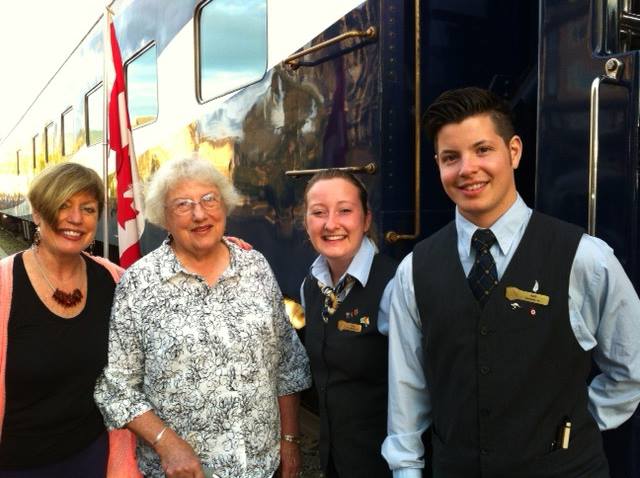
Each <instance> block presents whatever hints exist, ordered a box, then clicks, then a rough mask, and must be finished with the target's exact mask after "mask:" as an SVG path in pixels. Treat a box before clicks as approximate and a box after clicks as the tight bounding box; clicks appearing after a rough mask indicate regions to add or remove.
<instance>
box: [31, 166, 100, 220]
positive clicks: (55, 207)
mask: <svg viewBox="0 0 640 478" xmlns="http://www.w3.org/2000/svg"><path fill="white" fill-rule="evenodd" d="M81 192H86V193H88V194H90V195H91V196H93V197H94V199H95V200H96V201H97V202H98V216H100V214H102V210H103V209H104V184H103V183H102V179H101V178H100V176H98V173H96V172H95V171H94V170H93V169H90V168H87V167H86V166H82V165H81V164H78V163H62V164H56V165H54V166H49V167H47V168H46V169H44V170H43V171H42V172H41V173H40V174H38V175H37V176H36V177H35V179H34V180H33V182H32V183H31V186H30V187H29V192H28V193H27V197H28V199H29V203H30V204H31V209H32V210H33V211H36V212H37V213H38V214H40V216H41V217H42V220H43V221H44V222H46V223H47V224H48V225H50V226H55V224H56V222H57V221H58V213H59V211H60V207H62V205H63V204H64V203H65V201H67V200H68V199H69V198H70V197H71V196H73V195H75V194H78V193H81Z"/></svg>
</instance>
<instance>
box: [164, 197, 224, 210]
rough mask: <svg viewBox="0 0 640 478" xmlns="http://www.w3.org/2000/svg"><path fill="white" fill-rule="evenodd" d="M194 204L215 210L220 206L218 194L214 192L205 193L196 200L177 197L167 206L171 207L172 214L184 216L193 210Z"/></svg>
mask: <svg viewBox="0 0 640 478" xmlns="http://www.w3.org/2000/svg"><path fill="white" fill-rule="evenodd" d="M196 204H200V206H201V207H202V209H204V210H205V211H216V210H218V209H220V207H221V206H222V202H221V201H220V196H218V195H217V194H215V193H207V194H205V195H204V196H202V197H201V198H200V199H199V200H198V201H194V200H193V199H187V198H178V199H174V200H173V201H171V202H170V203H169V204H167V207H168V208H169V209H171V211H172V212H173V213H174V214H177V215H178V216H184V215H185V214H189V213H191V212H193V210H194V209H195V208H196Z"/></svg>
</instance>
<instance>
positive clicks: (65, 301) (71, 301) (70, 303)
mask: <svg viewBox="0 0 640 478" xmlns="http://www.w3.org/2000/svg"><path fill="white" fill-rule="evenodd" d="M33 257H34V258H35V260H36V265H37V266H38V270H39V271H40V274H41V275H42V277H43V278H44V280H45V281H46V283H47V284H48V285H49V288H50V289H51V292H53V295H52V296H51V297H52V298H53V300H55V301H56V302H57V303H58V304H60V305H61V306H62V307H64V308H65V309H67V308H70V307H74V306H76V305H78V304H79V303H80V302H81V301H82V297H83V295H82V292H81V291H80V289H78V288H76V289H73V291H72V292H64V291H62V290H60V289H58V288H57V287H53V284H51V281H50V280H49V278H48V277H47V274H45V272H44V268H43V267H42V264H41V263H40V259H38V253H37V252H36V250H35V249H34V250H33Z"/></svg>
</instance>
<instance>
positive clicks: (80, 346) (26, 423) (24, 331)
mask: <svg viewBox="0 0 640 478" xmlns="http://www.w3.org/2000/svg"><path fill="white" fill-rule="evenodd" d="M85 262H86V265H87V291H88V292H87V299H86V304H85V307H84V310H83V311H82V312H80V314H78V315H77V316H76V317H74V318H71V319H63V318H61V317H59V316H57V315H55V314H53V313H52V312H51V311H50V310H49V309H48V308H47V307H46V306H45V305H44V304H43V303H42V301H41V300H40V299H39V297H38V295H37V294H36V292H35V290H34V289H33V286H32V285H31V282H30V281H29V278H28V276H27V273H26V270H25V268H24V262H23V260H22V254H18V255H17V256H16V257H15V260H14V264H13V295H12V299H11V314H10V316H9V329H8V345H7V366H6V377H5V391H6V408H5V416H4V425H3V429H2V440H1V441H0V469H20V468H35V467H38V466H44V465H47V464H52V463H56V462H58V461H62V460H64V459H65V458H67V457H69V456H71V455H73V454H75V453H77V452H79V451H81V450H82V449H83V448H85V447H86V446H88V445H89V444H91V443H92V442H93V441H94V440H95V439H96V438H97V437H98V435H100V433H102V432H104V430H105V427H104V424H103V421H102V415H101V414H100V412H99V410H98V409H97V407H96V405H95V403H94V400H93V389H94V386H95V382H96V379H97V378H98V375H99V374H100V373H101V372H102V369H103V368H104V366H105V365H106V363H107V343H108V340H107V339H108V327H109V315H110V312H111V303H112V301H113V293H114V290H115V283H114V281H113V278H112V277H111V274H110V273H109V272H108V271H107V270H106V269H105V268H103V267H102V266H100V265H99V264H97V263H96V262H95V261H93V260H90V259H85Z"/></svg>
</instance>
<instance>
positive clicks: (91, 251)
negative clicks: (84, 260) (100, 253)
mask: <svg viewBox="0 0 640 478" xmlns="http://www.w3.org/2000/svg"><path fill="white" fill-rule="evenodd" d="M95 245H96V240H95V239H94V240H93V241H91V244H89V246H88V247H87V248H86V249H85V252H86V253H87V254H89V255H90V256H93V255H94V254H93V248H94V247H95Z"/></svg>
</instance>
